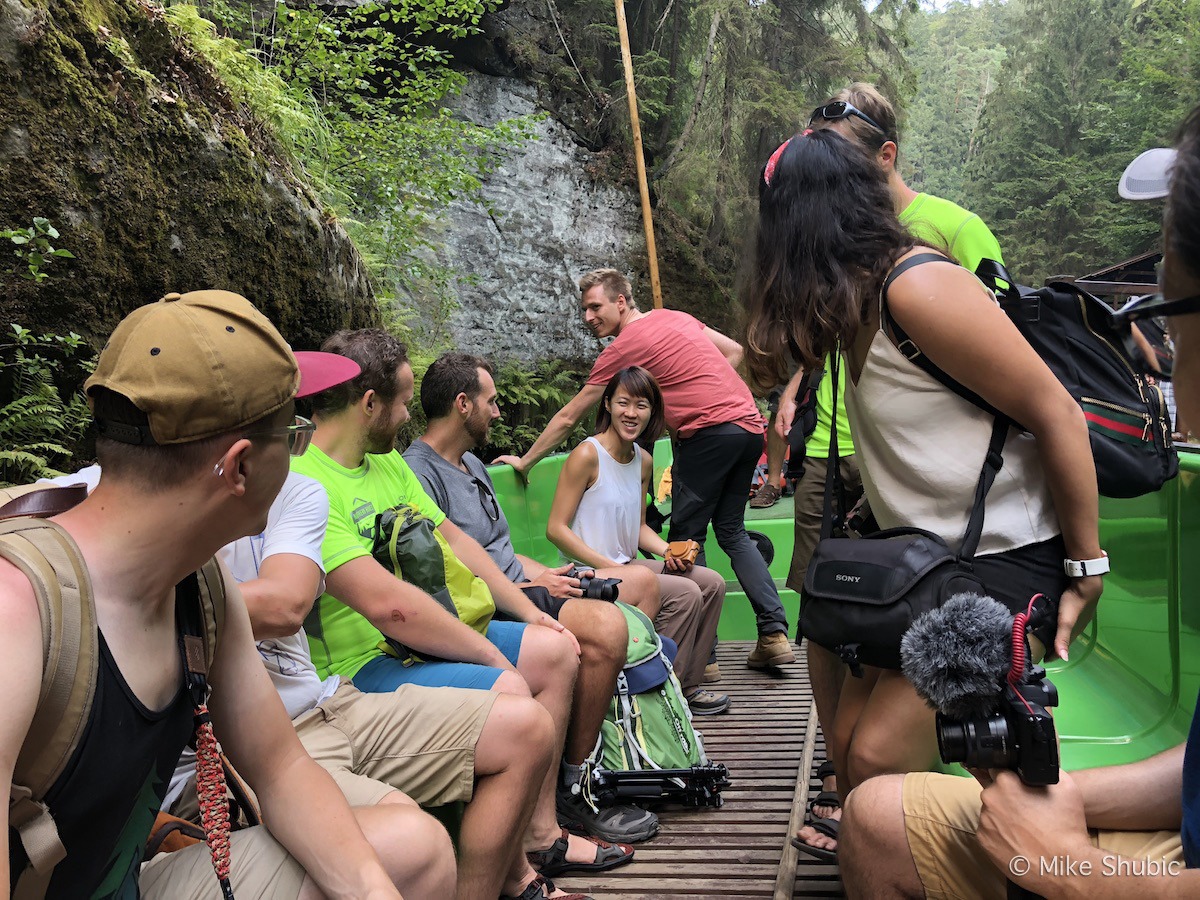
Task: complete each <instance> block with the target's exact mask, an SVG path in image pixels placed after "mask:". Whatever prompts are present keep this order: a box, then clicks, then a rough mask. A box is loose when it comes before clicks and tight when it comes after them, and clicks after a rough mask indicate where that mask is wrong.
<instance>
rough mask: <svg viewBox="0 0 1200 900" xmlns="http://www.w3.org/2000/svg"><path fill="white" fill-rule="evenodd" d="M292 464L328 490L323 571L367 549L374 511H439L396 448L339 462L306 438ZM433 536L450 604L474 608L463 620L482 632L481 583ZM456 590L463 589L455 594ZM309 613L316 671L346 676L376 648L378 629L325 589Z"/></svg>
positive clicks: (486, 607)
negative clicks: (352, 463) (451, 594)
mask: <svg viewBox="0 0 1200 900" xmlns="http://www.w3.org/2000/svg"><path fill="white" fill-rule="evenodd" d="M292 471H294V472H299V473H301V474H302V475H308V476H309V477H310V478H315V479H316V480H317V481H319V482H321V484H322V485H323V486H324V488H325V492H326V493H327V494H328V495H329V524H328V526H327V527H326V529H325V540H324V541H323V542H322V544H321V557H322V560H323V562H324V566H325V571H326V572H332V571H333V570H334V569H336V568H337V567H338V566H341V565H344V564H345V563H348V562H350V561H351V560H354V559H358V558H359V557H361V556H370V555H371V547H372V544H373V542H374V534H373V532H374V527H375V517H376V515H378V514H379V513H381V512H383V511H384V510H386V509H389V508H391V507H393V506H396V505H397V504H399V503H407V504H409V505H410V506H413V507H415V508H416V509H417V510H419V511H420V512H421V513H422V514H424V515H426V516H428V517H429V519H430V520H431V521H432V522H433V524H434V526H437V525H440V524H441V523H442V522H443V521H445V519H446V515H445V513H443V512H442V511H441V510H440V509H439V508H438V505H437V504H436V503H434V502H433V500H431V499H430V498H429V495H428V494H426V493H425V489H424V488H423V487H421V482H420V481H418V480H417V476H416V475H414V474H413V471H412V469H410V468H409V467H408V463H406V462H405V461H404V458H403V457H401V456H400V454H399V453H398V452H396V451H392V452H391V453H385V454H368V455H367V457H366V459H365V460H364V461H363V464H362V465H361V466H359V467H358V468H356V469H347V468H346V467H345V466H343V465H341V464H339V463H338V462H336V461H334V460H333V459H330V457H329V456H328V455H327V454H325V453H324V452H323V451H322V450H321V449H320V448H318V447H316V446H315V445H309V448H308V450H307V451H306V452H305V454H304V455H303V456H298V457H295V458H293V460H292ZM435 534H436V532H435ZM436 536H437V538H438V542H439V544H440V546H441V549H442V553H443V557H444V564H445V566H446V570H447V584H448V585H449V586H450V587H451V588H453V589H455V590H456V591H457V592H458V593H459V595H458V596H455V598H454V600H455V604H456V605H458V606H459V607H460V609H461V608H470V609H472V610H474V611H475V612H476V613H478V615H473V616H472V621H466V620H464V621H466V624H467V625H470V626H471V627H472V628H475V630H476V631H479V632H481V633H482V632H483V631H485V630H486V628H487V623H488V622H489V621H490V620H491V613H492V612H493V611H494V610H495V605H494V604H493V603H492V598H491V594H490V592H489V591H488V589H487V585H486V584H484V583H483V581H482V580H481V579H479V578H476V577H475V576H474V575H472V574H471V573H470V571H469V570H467V569H466V566H464V565H463V564H462V563H461V562H459V560H458V559H457V557H455V556H454V554H453V553H452V552H450V548H449V546H448V545H447V544H445V543H444V540H443V539H442V538H441V536H440V534H436ZM452 569H453V571H452ZM458 570H461V571H458ZM459 576H461V577H459ZM462 591H465V592H466V593H468V594H469V596H468V597H466V598H464V597H462V596H461V592H462ZM463 600H465V601H466V602H465V605H464V603H463V602H462V601H463ZM316 613H317V614H318V615H319V622H317V623H313V622H312V620H311V619H310V621H309V622H306V632H307V633H308V645H309V649H310V650H311V651H312V660H313V665H315V666H316V668H317V672H318V673H319V674H320V675H321V677H322V678H326V677H328V676H329V675H334V674H336V675H344V676H346V677H347V678H353V677H354V675H355V673H356V672H358V670H359V669H361V668H362V667H363V666H364V665H366V664H367V663H368V662H370V661H371V660H372V659H374V658H375V657H377V656H379V655H381V654H382V652H383V650H382V647H383V645H384V637H383V635H382V634H381V633H380V632H379V630H378V629H377V628H376V627H375V626H374V625H372V624H371V623H370V622H369V621H368V620H367V619H366V618H365V617H364V616H362V615H361V614H359V613H357V612H355V611H354V610H353V609H351V608H350V607H348V606H346V605H345V604H344V603H342V602H341V601H340V600H338V599H337V598H336V597H334V596H333V595H332V594H330V593H329V592H328V591H326V592H325V593H324V594H322V595H321V597H320V599H318V600H317V608H316Z"/></svg>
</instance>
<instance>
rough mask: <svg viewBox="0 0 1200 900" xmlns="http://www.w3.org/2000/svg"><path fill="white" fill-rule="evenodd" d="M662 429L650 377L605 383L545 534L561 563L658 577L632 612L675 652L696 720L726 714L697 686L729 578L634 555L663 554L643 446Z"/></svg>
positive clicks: (618, 377)
mask: <svg viewBox="0 0 1200 900" xmlns="http://www.w3.org/2000/svg"><path fill="white" fill-rule="evenodd" d="M665 422H666V415H665V412H664V407H663V399H662V391H661V390H660V389H659V387H658V383H657V382H656V381H655V380H654V376H653V375H651V374H650V373H649V372H647V371H646V370H645V369H643V368H641V367H640V366H630V367H629V368H626V369H622V370H621V371H619V372H617V374H615V375H614V376H613V377H612V378H611V379H609V382H608V385H607V386H606V387H605V389H604V395H603V397H602V398H601V400H600V409H599V411H598V412H597V414H596V435H595V437H590V438H588V439H587V440H586V441H584V442H583V443H582V444H580V445H579V446H578V447H576V448H575V449H574V450H572V451H571V454H570V455H569V456H568V457H567V461H566V463H565V464H564V465H563V469H562V474H561V475H559V478H558V487H557V489H556V490H555V492H554V504H553V505H552V506H551V508H550V516H549V519H548V521H547V524H546V537H548V538H549V539H550V540H551V542H553V543H554V545H555V546H556V547H558V549H559V550H560V551H562V553H563V556H564V557H566V558H567V559H570V560H573V561H575V562H577V563H581V564H582V565H584V566H590V567H593V568H596V569H608V568H610V567H614V566H639V567H642V568H646V569H649V570H650V571H651V572H653V573H654V574H655V575H656V576H657V581H658V587H659V592H660V594H661V601H659V602H657V604H655V603H647V602H640V601H642V598H641V597H638V598H636V599H637V600H638V601H639V602H638V603H637V604H636V605H638V606H639V607H640V608H641V609H642V611H643V612H645V613H646V615H648V616H650V617H651V618H652V619H653V620H654V625H655V628H656V629H657V630H658V632H659V633H660V634H662V635H665V636H666V637H669V638H671V640H673V641H675V643H676V644H677V645H678V647H679V654H678V656H677V657H676V658H675V673H676V675H678V676H679V683H680V685H681V686H682V688H683V692H684V696H685V697H687V698H688V704H689V705H690V706H691V709H692V714H693V715H714V714H716V713H722V712H725V710H727V709H728V708H729V698H728V697H727V696H725V695H724V694H717V693H714V692H713V691H709V690H705V689H703V688H702V683H703V680H704V668H705V665H706V664H707V663H708V659H709V655H710V654H711V653H712V650H713V648H714V647H715V646H716V640H717V621H718V620H719V619H720V617H721V605H722V603H723V602H724V599H725V581H724V579H722V578H721V576H720V575H718V574H717V573H716V572H713V571H712V570H711V569H706V568H705V567H704V566H697V565H694V564H693V563H691V562H684V561H683V560H679V559H666V560H651V559H638V558H637V556H638V550H639V549H640V550H645V551H646V552H647V553H653V554H655V555H656V556H659V557H662V556H665V554H666V551H667V542H666V541H664V540H663V539H662V537H661V536H660V535H658V534H657V533H655V531H654V530H653V529H652V528H650V527H649V526H647V525H646V494H647V493H648V492H649V490H650V481H651V479H652V477H653V475H654V459H653V456H652V454H651V452H650V450H648V449H643V448H644V447H645V448H653V446H654V441H655V440H657V438H658V437H659V435H661V434H662V432H663V428H664V425H665ZM639 445H641V446H639ZM621 599H622V600H626V595H624V594H622V595H621ZM628 602H631V603H632V602H634V601H633V600H632V599H631V600H629V601H628Z"/></svg>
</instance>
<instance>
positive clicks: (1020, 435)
mask: <svg viewBox="0 0 1200 900" xmlns="http://www.w3.org/2000/svg"><path fill="white" fill-rule="evenodd" d="M910 261H911V262H910ZM752 265H753V268H752V271H751V273H750V283H749V292H748V296H749V326H748V337H747V346H748V351H747V361H748V364H749V366H750V369H751V372H752V374H755V375H756V376H757V380H758V381H759V382H760V383H765V382H766V381H768V380H769V379H772V378H774V379H778V378H779V377H780V376H781V375H782V374H783V370H784V367H785V366H786V365H787V362H788V360H789V359H797V360H799V362H800V364H801V365H803V366H804V367H806V368H809V367H813V366H816V365H818V364H819V363H820V361H821V360H823V359H825V358H826V356H827V355H828V354H829V353H830V352H831V351H833V350H834V349H835V348H838V347H840V348H841V353H840V354H838V355H836V356H834V357H833V362H834V363H835V364H836V369H837V377H838V378H839V379H840V380H839V382H838V385H839V387H842V386H844V389H845V391H844V393H845V409H844V410H843V409H839V408H838V407H839V406H840V404H837V405H835V407H834V414H835V415H836V416H837V417H838V418H839V419H840V418H841V417H842V416H843V415H845V416H848V418H849V421H850V424H851V430H852V431H853V433H854V437H855V441H854V443H855V451H856V455H857V456H858V458H859V465H860V468H861V471H862V476H863V484H864V488H865V491H866V495H867V498H868V501H869V502H870V506H871V511H872V513H873V514H874V516H875V518H876V520H877V521H878V523H879V525H880V526H881V527H882V528H884V529H888V528H900V527H904V528H916V529H921V530H923V531H926V532H930V533H932V534H933V535H934V536H935V537H936V538H937V539H938V540H940V541H941V542H942V543H944V544H945V545H946V546H947V547H949V548H950V549H951V551H952V552H958V551H959V549H960V548H961V547H962V546H963V544H964V540H963V538H964V533H965V530H966V523H967V522H968V520H969V518H970V513H971V512H972V509H973V508H974V506H975V497H976V493H977V488H978V486H979V484H980V481H981V471H980V470H981V466H983V464H984V462H985V459H990V458H991V457H992V453H991V451H990V450H989V447H990V446H991V445H992V444H993V443H994V442H995V440H994V439H995V434H994V424H995V420H994V417H993V416H991V415H989V414H987V413H985V412H983V411H982V410H980V409H979V408H978V407H977V406H975V405H974V404H972V403H970V402H969V401H967V400H965V399H963V398H962V397H961V396H959V394H958V393H956V392H955V391H953V390H951V389H950V388H949V387H947V386H945V385H943V384H942V383H941V382H940V381H938V380H937V379H935V378H934V377H932V376H931V375H929V374H928V373H927V372H926V371H925V370H924V369H922V368H921V367H920V366H918V365H917V364H916V363H915V362H913V360H912V358H911V356H910V355H909V354H910V353H913V352H920V353H923V354H924V355H925V356H926V357H927V358H928V359H929V360H930V361H931V362H932V363H933V364H934V365H936V366H937V367H938V368H940V369H941V370H942V371H943V372H945V373H946V374H947V375H948V376H949V377H950V378H952V379H954V380H955V381H957V382H958V383H959V384H961V385H963V386H965V387H966V388H967V389H968V390H969V391H971V392H973V393H975V394H977V395H978V396H980V397H982V398H983V399H984V400H985V401H987V403H989V404H990V405H991V406H992V407H994V408H995V409H998V410H1000V411H1001V412H1002V413H1003V414H1004V415H1005V416H1007V417H1009V418H1010V419H1011V420H1012V421H1017V422H1021V423H1023V424H1024V426H1025V427H1026V429H1028V431H1026V432H1022V431H1019V430H1017V429H1015V428H1009V429H1007V430H1006V431H1005V432H1002V433H999V435H998V437H999V440H1000V443H1001V445H1002V460H1003V465H1002V467H1001V468H1000V470H999V472H998V474H996V475H995V481H994V483H993V484H992V485H991V488H990V490H989V491H987V492H986V501H985V503H984V505H983V512H984V515H983V517H982V526H981V530H980V532H979V539H978V543H977V552H976V553H975V554H974V559H973V562H972V565H973V572H974V576H975V577H976V578H977V579H978V580H979V581H980V582H981V583H982V587H983V588H984V589H985V591H986V592H987V593H988V594H990V595H991V596H993V597H995V598H996V599H997V600H1000V601H1001V602H1002V603H1004V604H1005V605H1006V606H1008V607H1009V609H1010V610H1016V609H1018V608H1020V609H1024V608H1025V606H1026V605H1027V604H1028V603H1029V599H1030V597H1031V596H1033V595H1034V594H1035V593H1038V592H1041V593H1044V594H1046V595H1047V596H1048V597H1050V598H1051V599H1052V600H1054V601H1057V614H1056V615H1055V616H1053V617H1051V621H1050V622H1049V627H1048V628H1046V629H1044V630H1043V631H1042V633H1041V634H1039V635H1038V637H1039V639H1040V641H1041V643H1042V645H1043V646H1047V647H1050V646H1052V647H1053V649H1054V652H1056V653H1057V655H1059V656H1062V657H1065V656H1066V654H1067V648H1068V645H1069V644H1070V641H1071V639H1072V637H1073V636H1074V634H1075V633H1076V632H1077V631H1078V630H1079V629H1081V628H1082V627H1083V625H1084V624H1086V622H1087V621H1088V619H1089V618H1090V617H1091V614H1092V611H1093V608H1094V606H1095V604H1096V602H1097V601H1098V600H1099V597H1100V592H1101V588H1102V578H1101V576H1100V575H1096V574H1087V575H1085V576H1083V577H1078V578H1071V577H1068V576H1067V574H1066V570H1067V567H1068V566H1069V565H1070V563H1071V562H1072V561H1073V562H1074V567H1075V568H1084V567H1083V566H1082V565H1081V562H1086V563H1088V565H1087V567H1086V569H1085V570H1086V571H1094V570H1095V569H1097V568H1100V563H1101V562H1105V560H1104V555H1103V552H1102V551H1101V549H1100V541H1099V529H1098V525H1097V521H1098V506H1099V501H1098V493H1097V487H1096V474H1095V468H1094V465H1093V464H1092V456H1091V450H1090V445H1089V440H1088V432H1087V424H1086V421H1085V419H1084V416H1083V412H1082V410H1081V409H1080V407H1079V404H1078V403H1076V402H1075V400H1074V399H1073V398H1072V397H1071V395H1070V394H1069V393H1068V392H1067V391H1066V389H1065V388H1064V387H1063V386H1062V384H1061V383H1060V382H1059V381H1058V379H1057V378H1055V376H1054V374H1053V373H1052V372H1051V371H1050V369H1049V368H1048V367H1047V365H1046V364H1045V363H1044V362H1043V361H1042V359H1041V358H1040V357H1039V356H1038V355H1037V353H1036V352H1035V351H1034V350H1033V348H1031V347H1030V346H1029V344H1028V342H1026V341H1025V339H1024V338H1023V337H1021V335H1020V333H1019V332H1018V331H1017V329H1016V327H1015V326H1014V325H1013V324H1012V322H1011V321H1010V320H1009V319H1008V317H1007V316H1006V315H1005V314H1004V312H1003V310H1002V309H1001V308H1000V307H999V305H998V303H997V302H996V300H995V298H994V297H993V296H992V295H991V294H990V293H989V292H988V291H986V290H985V289H984V288H983V286H982V284H981V283H980V282H979V280H978V279H977V278H975V276H974V275H973V274H972V273H970V272H968V271H967V270H966V269H963V268H961V267H960V266H958V265H956V264H955V263H953V262H951V261H950V260H949V259H947V258H946V257H945V256H944V255H941V254H935V253H934V252H933V251H932V248H930V247H929V246H923V245H921V244H920V243H918V242H917V241H916V240H915V239H914V238H913V236H912V235H911V233H909V232H908V231H907V230H906V229H904V228H903V226H902V225H901V224H900V222H899V221H898V219H897V215H896V211H895V203H894V198H893V197H892V194H891V192H890V190H889V188H888V181H887V176H886V174H885V173H884V172H883V170H882V169H881V168H880V167H879V165H878V163H877V162H876V161H875V160H874V159H873V158H872V157H871V156H870V155H869V154H868V153H867V152H866V151H865V150H864V148H862V147H861V146H860V145H859V144H857V143H855V142H852V141H849V140H847V139H846V138H845V137H844V136H843V135H841V134H839V133H838V132H836V131H834V130H832V129H820V130H807V131H805V132H804V133H802V134H799V135H796V136H795V137H793V138H792V139H790V140H789V141H787V142H785V143H784V144H783V145H782V146H781V147H780V148H779V149H778V150H776V151H775V153H774V154H772V156H771V158H770V160H768V162H767V164H766V165H765V166H764V168H763V172H762V175H761V177H760V182H759V232H758V239H757V247H756V251H755V257H754V259H753V263H752ZM893 276H894V277H893ZM885 283H887V284H886V286H885ZM901 329H902V330H903V332H904V333H906V334H907V335H908V337H909V339H908V340H903V339H901V338H900V337H899V336H898V334H899V332H900V331H901ZM901 345H903V347H902V346H901ZM915 348H919V351H917V350H916V349H915ZM905 351H908V353H906V352H905ZM1064 561H1066V563H1065V562H1064ZM1101 570H1102V571H1106V570H1107V566H1106V565H1105V566H1104V567H1103V569H1101ZM802 608H803V602H802ZM830 649H832V648H830ZM861 675H862V677H853V675H850V676H848V677H846V678H845V679H844V682H843V686H842V691H841V695H840V698H839V701H838V705H837V711H836V713H835V716H834V721H833V723H832V735H831V746H832V750H833V755H834V760H833V761H834V767H835V771H836V772H837V774H838V779H839V784H838V788H839V791H840V792H842V794H843V795H844V794H845V793H846V792H847V791H848V790H849V789H850V788H852V787H853V786H854V785H856V784H860V783H862V782H863V781H865V780H866V779H867V778H869V777H872V776H874V775H880V774H884V773H889V772H911V771H922V770H926V769H928V768H930V766H931V765H932V764H933V763H934V762H935V760H936V759H937V745H936V740H935V733H934V728H933V713H932V712H931V711H930V710H929V709H928V708H927V707H926V706H925V704H924V703H923V701H922V700H921V698H920V697H919V696H918V695H917V694H916V692H915V690H914V689H913V687H912V685H911V684H910V683H909V682H908V681H907V679H905V677H904V676H903V674H902V673H901V672H900V671H899V670H898V669H890V668H887V669H885V668H876V667H871V666H865V667H864V671H863V672H862V673H861ZM821 824H823V825H826V826H827V828H828V830H827V831H826V832H821V830H820V829H819V828H818V829H814V828H813V827H811V826H810V827H807V828H805V829H803V830H801V832H800V833H799V834H798V835H797V836H796V837H797V839H798V840H797V846H798V847H799V848H800V849H801V850H804V851H806V852H811V851H812V850H813V849H814V848H815V849H817V850H819V851H825V855H828V851H831V850H833V849H834V848H835V847H836V841H837V832H838V828H837V827H836V825H833V824H831V823H828V822H823V823H821ZM818 855H819V854H818Z"/></svg>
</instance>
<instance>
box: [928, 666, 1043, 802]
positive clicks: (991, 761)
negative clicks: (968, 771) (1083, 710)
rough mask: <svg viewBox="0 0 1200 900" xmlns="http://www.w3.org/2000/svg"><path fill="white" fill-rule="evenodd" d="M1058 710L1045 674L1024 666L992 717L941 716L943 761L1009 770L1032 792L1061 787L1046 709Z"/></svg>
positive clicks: (939, 738) (1006, 689)
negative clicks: (1018, 677) (1032, 788)
mask: <svg viewBox="0 0 1200 900" xmlns="http://www.w3.org/2000/svg"><path fill="white" fill-rule="evenodd" d="M1057 705H1058V691H1057V689H1056V688H1055V687H1054V685H1053V684H1052V683H1051V682H1050V681H1047V680H1046V670H1045V669H1043V668H1042V667H1041V666H1030V665H1028V664H1026V666H1025V672H1024V674H1023V675H1022V677H1021V678H1020V679H1019V680H1018V681H1016V682H1015V683H1009V682H1007V681H1006V682H1005V684H1004V690H1003V692H1002V693H1001V695H1000V709H999V711H998V712H996V713H994V714H993V715H990V716H981V717H975V718H970V719H954V718H951V717H950V716H945V715H943V714H942V713H940V712H939V713H938V714H937V739H938V751H939V752H940V753H941V756H942V761H943V762H947V763H952V762H956V763H962V764H963V765H964V766H966V767H968V768H972V769H1010V770H1012V771H1014V772H1016V773H1017V774H1018V775H1019V776H1021V780H1022V781H1023V782H1025V783H1026V784H1028V785H1033V786H1041V785H1047V784H1058V768H1059V767H1058V740H1057V738H1056V735H1055V731H1054V719H1053V717H1052V716H1051V715H1050V713H1049V712H1048V711H1047V709H1046V708H1047V707H1050V706H1057Z"/></svg>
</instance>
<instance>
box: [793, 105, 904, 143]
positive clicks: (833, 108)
mask: <svg viewBox="0 0 1200 900" xmlns="http://www.w3.org/2000/svg"><path fill="white" fill-rule="evenodd" d="M850 116H858V118H860V119H862V120H863V121H864V122H866V123H867V124H868V125H870V126H871V127H872V128H874V129H875V130H876V131H878V132H879V133H880V134H882V135H883V136H884V137H887V132H886V131H884V130H883V126H881V125H880V124H879V123H878V122H876V121H875V120H874V119H872V118H871V117H870V116H868V115H867V114H866V113H865V112H863V111H862V110H861V109H859V108H858V107H857V106H854V105H853V104H850V103H847V102H846V101H845V100H834V101H833V102H832V103H826V104H825V105H824V106H818V107H817V108H816V109H814V110H813V114H812V117H811V118H810V119H809V120H808V124H809V125H812V123H813V122H815V121H817V119H825V120H826V121H827V122H836V121H837V120H838V119H846V118H849V117H850Z"/></svg>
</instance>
